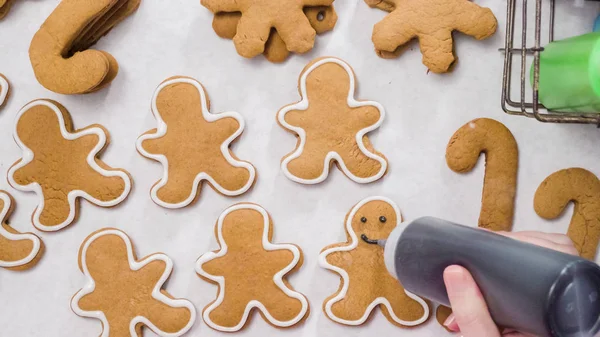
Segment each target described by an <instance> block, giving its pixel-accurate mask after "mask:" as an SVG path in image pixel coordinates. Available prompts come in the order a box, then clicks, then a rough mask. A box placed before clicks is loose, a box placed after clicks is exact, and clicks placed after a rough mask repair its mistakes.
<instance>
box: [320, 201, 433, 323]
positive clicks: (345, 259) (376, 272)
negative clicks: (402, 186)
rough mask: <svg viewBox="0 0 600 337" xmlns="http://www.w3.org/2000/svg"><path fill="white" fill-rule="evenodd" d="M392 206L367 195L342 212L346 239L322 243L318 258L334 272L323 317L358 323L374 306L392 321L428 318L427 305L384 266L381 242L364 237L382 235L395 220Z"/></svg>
mask: <svg viewBox="0 0 600 337" xmlns="http://www.w3.org/2000/svg"><path fill="white" fill-rule="evenodd" d="M400 222H402V216H401V214H400V210H399V209H398V206H396V204H394V202H392V201H391V200H389V199H387V198H384V197H371V198H367V199H364V200H362V201H361V202H359V203H358V204H357V205H355V206H354V207H353V208H352V210H351V211H350V213H348V215H347V216H346V220H345V228H346V236H347V241H346V242H344V243H340V244H335V245H332V246H329V247H326V248H325V249H323V251H322V252H321V255H319V264H320V265H321V266H322V267H323V268H326V269H328V270H331V271H333V272H334V273H336V274H339V276H340V280H341V285H340V288H339V290H338V291H337V292H336V293H335V294H333V295H332V296H330V297H329V298H327V299H326V300H325V303H323V310H324V311H325V314H326V315H327V317H328V318H329V319H331V320H332V321H334V322H336V323H340V324H344V325H361V324H364V323H365V322H366V321H367V320H368V319H369V317H370V316H371V314H372V312H373V310H374V309H375V308H377V307H380V308H381V310H382V312H383V315H384V316H385V317H386V318H387V319H388V321H390V322H391V323H392V324H394V325H397V326H400V327H412V326H416V325H420V324H422V323H424V322H425V321H427V319H428V318H429V306H428V304H427V303H426V302H425V301H424V300H422V299H421V298H419V297H417V296H415V295H413V294H411V293H409V292H407V291H406V290H404V288H403V287H402V285H401V284H400V283H399V282H398V280H396V279H395V278H393V277H392V276H391V275H390V273H389V272H388V270H387V268H386V266H385V262H384V259H383V248H381V247H380V246H379V245H374V244H370V243H367V240H381V239H387V237H388V236H389V235H390V233H391V232H392V231H393V230H394V228H396V226H401V224H400Z"/></svg>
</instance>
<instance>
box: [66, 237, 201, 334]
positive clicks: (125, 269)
mask: <svg viewBox="0 0 600 337" xmlns="http://www.w3.org/2000/svg"><path fill="white" fill-rule="evenodd" d="M79 269H80V270H81V272H82V273H83V274H84V275H85V277H86V279H87V284H86V286H85V287H84V288H83V289H81V290H80V291H79V292H78V293H77V294H75V296H74V297H73V299H72V300H71V309H72V310H73V312H75V314H77V315H78V316H81V317H88V318H95V319H98V320H100V321H101V322H102V334H101V335H100V336H101V337H109V336H110V337H142V327H143V326H146V327H148V328H149V329H150V330H152V332H154V333H155V334H157V335H158V336H161V337H177V336H181V335H183V334H185V333H186V332H187V331H188V330H190V328H191V327H192V325H194V321H195V319H196V309H195V308H194V305H193V304H192V303H191V302H190V301H188V300H184V299H174V298H173V296H171V295H170V294H169V293H167V292H166V290H164V289H163V286H164V284H165V282H166V281H167V279H168V278H169V276H170V275H171V272H172V270H173V262H172V261H171V259H170V258H169V257H168V256H166V255H164V254H152V255H149V256H147V257H145V258H143V259H141V260H138V259H137V258H136V256H135V252H134V251H133V245H132V243H131V240H130V239H129V237H128V236H127V235H126V234H125V233H123V232H121V231H119V230H117V229H111V228H106V229H103V230H100V231H97V232H95V233H92V235H90V236H89V237H88V238H87V239H86V240H85V241H84V242H83V244H82V246H81V249H80V250H79Z"/></svg>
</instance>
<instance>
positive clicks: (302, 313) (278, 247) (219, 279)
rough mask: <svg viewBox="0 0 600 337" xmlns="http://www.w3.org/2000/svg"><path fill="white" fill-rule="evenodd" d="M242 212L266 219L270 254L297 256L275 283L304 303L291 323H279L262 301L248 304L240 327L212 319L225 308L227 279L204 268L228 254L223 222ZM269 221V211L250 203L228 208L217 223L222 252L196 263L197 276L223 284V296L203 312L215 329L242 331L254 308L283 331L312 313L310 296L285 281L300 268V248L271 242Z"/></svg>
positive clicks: (265, 237) (266, 246) (265, 234)
mask: <svg viewBox="0 0 600 337" xmlns="http://www.w3.org/2000/svg"><path fill="white" fill-rule="evenodd" d="M241 209H251V210H255V211H257V212H259V213H260V214H261V215H262V216H263V220H264V224H263V227H264V230H263V237H262V244H263V248H264V249H265V250H267V251H275V250H289V251H291V252H292V254H293V255H294V259H293V261H292V262H291V263H290V264H289V265H288V266H287V267H286V268H284V269H282V270H281V271H279V272H278V273H276V274H275V275H274V276H273V282H275V284H276V285H277V287H279V289H281V290H282V291H283V292H284V293H285V294H286V295H287V296H288V297H291V298H295V299H297V300H299V301H300V303H301V304H302V309H301V310H300V313H299V314H298V315H297V316H296V317H294V318H293V319H292V320H289V321H278V320H276V319H275V318H274V317H273V316H271V314H270V313H269V311H268V310H267V308H266V307H265V306H264V305H263V304H262V303H261V302H259V301H257V300H252V301H250V302H248V304H247V305H246V309H245V310H244V316H243V317H242V320H241V321H240V323H239V324H238V325H236V326H234V327H224V326H220V325H218V324H216V323H214V322H213V321H212V320H211V319H210V313H211V312H212V311H213V310H214V309H215V308H216V307H218V306H219V305H221V303H222V302H223V299H224V298H225V278H224V277H223V276H214V275H211V274H209V273H207V272H206V271H204V269H202V265H203V264H205V263H207V262H209V261H212V260H214V259H216V258H219V257H221V256H224V255H225V254H227V243H226V242H225V240H224V239H223V221H224V220H225V218H226V217H227V215H229V213H231V212H234V211H237V210H241ZM269 219H270V218H269V214H268V213H267V211H266V210H265V209H264V208H262V207H260V206H258V205H254V204H249V203H242V204H237V205H233V206H231V207H229V208H228V209H226V210H225V211H223V213H221V215H220V216H219V220H218V221H217V240H218V243H219V245H220V247H221V249H220V250H219V251H217V252H216V253H215V252H208V253H206V254H203V255H202V256H200V258H198V260H197V261H196V273H198V275H201V276H203V277H205V278H207V279H209V280H211V281H213V282H215V283H217V284H218V285H219V294H218V296H217V299H216V300H215V301H214V302H212V303H211V304H210V305H209V306H208V307H206V308H205V309H204V311H203V313H202V319H203V320H204V322H205V323H206V324H207V325H208V326H210V327H211V328H213V329H215V330H219V331H223V332H235V331H239V330H240V329H241V328H243V327H244V325H245V324H246V322H247V320H248V316H249V315H250V312H251V311H252V309H253V308H257V309H258V310H260V311H261V313H262V314H263V315H264V317H265V318H266V319H267V321H268V322H269V323H270V324H272V325H274V326H276V327H281V328H286V327H290V326H293V325H295V324H297V323H298V322H300V321H301V320H302V319H303V318H304V316H305V315H306V313H307V312H308V300H307V299H306V297H305V296H304V295H302V294H301V293H299V292H297V291H295V290H292V289H290V288H288V287H287V286H286V284H285V282H284V281H283V278H284V277H285V276H286V274H287V273H289V272H290V271H291V270H293V269H294V268H295V267H296V266H297V265H298V262H300V257H301V253H300V249H299V248H298V247H296V246H294V245H292V244H274V243H271V242H269V227H270V221H269Z"/></svg>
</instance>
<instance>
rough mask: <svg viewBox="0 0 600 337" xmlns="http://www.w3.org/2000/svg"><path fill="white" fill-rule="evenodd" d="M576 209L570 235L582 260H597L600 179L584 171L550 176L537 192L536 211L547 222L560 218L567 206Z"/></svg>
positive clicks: (599, 232)
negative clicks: (571, 203) (573, 206)
mask: <svg viewBox="0 0 600 337" xmlns="http://www.w3.org/2000/svg"><path fill="white" fill-rule="evenodd" d="M570 202H573V203H574V204H575V209H574V211H573V217H572V218H571V224H570V225H569V230H568V232H567V235H568V236H569V237H570V238H571V240H573V243H574V244H575V248H577V250H578V251H579V253H580V254H581V256H582V257H584V258H586V259H589V260H594V258H595V257H596V251H597V249H598V242H599V241H600V180H598V178H597V177H596V176H595V175H594V174H593V173H591V172H589V171H587V170H584V169H582V168H570V169H566V170H561V171H558V172H555V173H553V174H552V175H550V176H549V177H548V178H546V180H544V182H542V184H541V185H540V187H538V190H537V191H536V193H535V199H534V202H533V206H534V208H535V212H536V213H537V214H538V215H539V216H541V217H542V218H544V219H556V218H558V217H559V216H560V215H561V214H562V213H563V211H564V210H565V208H566V207H567V205H568V204H569V203H570Z"/></svg>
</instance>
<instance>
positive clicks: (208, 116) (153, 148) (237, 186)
mask: <svg viewBox="0 0 600 337" xmlns="http://www.w3.org/2000/svg"><path fill="white" fill-rule="evenodd" d="M152 113H153V114H154V117H155V118H156V121H157V122H158V128H157V129H154V130H150V131H148V132H146V133H145V134H144V135H142V136H141V137H140V138H138V140H137V143H136V147H137V150H138V152H140V154H142V155H143V156H144V157H147V158H150V159H153V160H156V161H158V162H160V163H161V164H162V165H163V167H164V174H163V177H162V179H161V180H160V181H158V182H157V183H156V184H155V185H154V186H153V187H152V190H151V192H150V194H151V197H152V200H153V201H154V202H155V203H157V204H158V205H160V206H162V207H166V208H181V207H185V206H187V205H189V204H191V203H192V202H193V201H194V199H195V198H196V197H197V196H198V195H199V194H200V187H201V183H202V181H204V180H206V181H207V182H208V183H209V184H210V186H211V187H212V188H213V189H215V190H216V191H217V192H219V193H221V194H223V195H226V196H236V195H240V194H243V193H245V192H246V191H248V190H249V189H250V187H252V185H253V184H254V181H255V179H256V170H255V168H254V166H252V165H251V164H250V163H248V162H245V161H240V160H238V159H237V158H236V157H235V155H233V153H232V152H231V150H230V149H229V147H230V145H231V143H232V142H233V141H234V140H235V139H236V138H238V137H239V136H240V135H241V134H242V132H243V131H244V125H245V124H244V120H243V119H242V116H240V114H238V113H237V112H224V113H220V114H213V113H211V112H210V111H209V100H208V97H207V95H206V93H205V92H204V88H203V87H202V85H201V84H200V82H198V81H196V80H194V79H192V78H188V77H174V78H171V79H168V80H166V81H165V82H163V83H162V84H161V85H160V86H159V87H158V89H156V92H155V94H154V98H153V99H152Z"/></svg>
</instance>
